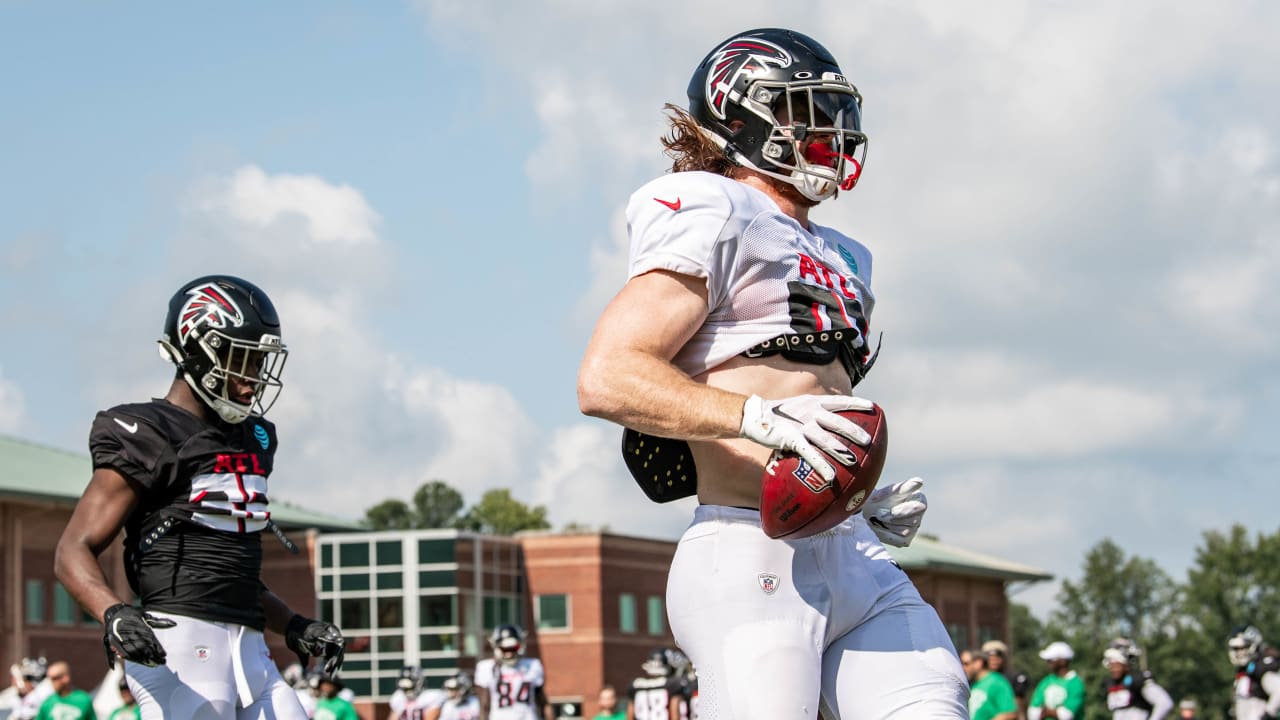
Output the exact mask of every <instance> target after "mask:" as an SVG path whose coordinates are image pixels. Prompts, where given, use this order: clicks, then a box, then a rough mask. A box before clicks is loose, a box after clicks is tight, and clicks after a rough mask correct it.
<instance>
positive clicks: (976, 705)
mask: <svg viewBox="0 0 1280 720" xmlns="http://www.w3.org/2000/svg"><path fill="white" fill-rule="evenodd" d="M1017 710H1018V706H1017V705H1016V704H1015V703H1014V701H1013V686H1012V685H1010V684H1009V681H1008V680H1006V679H1005V677H1004V676H1003V675H1001V674H1000V673H998V672H988V673H987V674H986V675H985V676H984V677H982V678H979V679H978V681H977V682H975V683H974V684H973V687H971V688H969V717H970V718H972V720H991V718H993V717H995V716H997V715H999V714H1000V713H1007V712H1017Z"/></svg>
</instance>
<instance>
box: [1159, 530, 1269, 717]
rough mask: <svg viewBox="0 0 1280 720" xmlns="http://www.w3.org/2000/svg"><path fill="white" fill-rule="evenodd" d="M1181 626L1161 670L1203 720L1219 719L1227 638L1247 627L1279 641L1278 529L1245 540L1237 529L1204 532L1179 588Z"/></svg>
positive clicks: (1228, 669)
mask: <svg viewBox="0 0 1280 720" xmlns="http://www.w3.org/2000/svg"><path fill="white" fill-rule="evenodd" d="M1183 597H1184V603H1183V613H1184V616H1185V624H1184V627H1183V628H1181V630H1180V632H1178V634H1177V636H1176V638H1175V640H1174V643H1173V644H1174V645H1175V648H1174V651H1173V652H1170V653H1169V654H1168V655H1169V656H1168V657H1167V658H1161V660H1162V665H1161V672H1165V673H1168V674H1169V675H1170V682H1171V684H1172V685H1173V687H1175V688H1177V689H1178V691H1179V693H1180V694H1181V695H1190V696H1193V697H1196V698H1197V699H1199V701H1200V704H1201V706H1202V707H1203V708H1205V709H1206V711H1207V712H1206V713H1205V714H1206V717H1209V718H1214V717H1225V714H1224V712H1223V711H1224V710H1225V708H1226V707H1228V706H1229V704H1230V702H1231V682H1232V678H1233V676H1234V668H1232V666H1231V663H1230V662H1229V661H1228V660H1227V650H1226V648H1227V638H1228V637H1229V636H1230V634H1231V631H1232V630H1233V629H1234V628H1235V627H1236V626H1237V625H1246V624H1247V625H1253V626H1254V627H1256V628H1258V629H1259V630H1260V631H1262V636H1263V637H1264V638H1267V639H1268V640H1269V641H1271V642H1272V643H1275V642H1276V641H1277V640H1280V635H1278V634H1277V633H1280V531H1277V532H1276V533H1275V534H1272V535H1267V534H1265V533H1259V534H1258V535H1256V536H1254V537H1250V535H1249V533H1248V531H1247V530H1246V529H1245V528H1244V527H1243V526H1241V525H1234V526H1232V527H1231V529H1230V530H1228V531H1227V532H1219V531H1216V530H1210V531H1208V532H1206V533H1205V534H1204V536H1203V539H1202V541H1201V544H1200V546H1199V547H1197V548H1196V558H1195V562H1194V564H1193V565H1192V567H1191V568H1190V569H1189V570H1188V571H1187V582H1186V585H1185V587H1184V588H1183Z"/></svg>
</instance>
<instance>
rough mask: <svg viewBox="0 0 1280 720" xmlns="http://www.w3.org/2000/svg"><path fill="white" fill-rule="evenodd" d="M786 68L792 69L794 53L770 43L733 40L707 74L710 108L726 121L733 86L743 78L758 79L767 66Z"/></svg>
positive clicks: (716, 58)
mask: <svg viewBox="0 0 1280 720" xmlns="http://www.w3.org/2000/svg"><path fill="white" fill-rule="evenodd" d="M768 65H773V66H775V67H778V68H785V67H788V66H790V65H791V53H789V52H787V51H786V50H783V49H782V48H781V47H778V46H777V45H775V44H773V43H771V42H769V41H768V40H760V39H758V38H752V37H742V38H737V39H734V40H730V41H729V42H728V43H727V44H725V46H724V47H722V48H720V49H719V50H718V51H717V52H716V54H715V56H714V57H712V59H711V70H710V72H708V73H707V88H706V90H707V93H706V97H707V105H708V107H709V108H710V109H711V114H713V115H715V116H716V117H718V118H720V119H721V120H724V119H725V113H724V106H725V102H726V101H727V100H728V99H729V93H730V92H731V91H732V90H733V86H734V85H735V84H736V83H737V82H738V79H739V78H740V77H742V76H743V75H754V74H755V73H757V72H759V71H760V70H763V69H765V67H766V66H768Z"/></svg>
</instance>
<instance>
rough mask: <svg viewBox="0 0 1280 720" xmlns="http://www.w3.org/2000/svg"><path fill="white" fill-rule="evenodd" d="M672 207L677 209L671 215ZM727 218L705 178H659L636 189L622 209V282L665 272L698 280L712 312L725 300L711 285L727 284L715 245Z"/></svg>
mask: <svg viewBox="0 0 1280 720" xmlns="http://www.w3.org/2000/svg"><path fill="white" fill-rule="evenodd" d="M729 182H733V181H729ZM674 203H678V204H679V209H673V206H672V204H674ZM731 214H732V202H731V201H730V199H729V196H728V194H727V193H726V191H725V189H724V188H723V186H721V185H720V184H719V182H718V181H715V180H712V179H711V178H709V177H706V174H705V173H675V174H672V175H664V176H663V177H661V178H658V179H657V180H654V181H653V182H650V183H649V184H647V185H645V186H644V187H642V188H640V189H639V190H637V191H636V192H635V193H634V194H633V195H632V196H631V201H630V203H628V205H627V232H628V234H629V235H630V238H631V252H630V257H629V261H628V265H627V277H628V278H633V277H636V276H637V275H642V274H644V273H647V272H649V271H651V270H668V271H670V272H674V273H679V274H681V275H688V276H690V277H697V278H703V279H705V280H706V281H707V295H708V298H707V303H708V305H709V306H710V307H716V305H717V304H718V302H719V301H720V300H721V299H722V298H723V297H724V296H725V295H726V294H727V291H726V289H725V288H723V287H717V286H716V285H715V283H717V282H723V281H727V278H725V277H724V276H725V275H727V273H725V272H723V271H722V268H721V267H719V266H720V265H722V264H723V262H722V261H721V260H720V259H718V258H717V255H719V254H720V253H719V252H718V248H717V247H716V245H717V242H718V241H719V240H720V236H721V235H722V234H723V232H724V228H725V225H726V224H727V223H728V220H729V217H730V216H731Z"/></svg>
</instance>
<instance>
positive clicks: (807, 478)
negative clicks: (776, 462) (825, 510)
mask: <svg viewBox="0 0 1280 720" xmlns="http://www.w3.org/2000/svg"><path fill="white" fill-rule="evenodd" d="M791 474H792V475H794V476H795V478H796V479H797V480H799V481H800V483H801V484H802V485H804V486H805V487H807V488H809V489H810V490H812V491H813V492H815V493H820V492H822V491H823V490H826V489H827V488H829V487H831V482H830V481H828V480H823V479H822V476H821V475H819V474H818V473H817V472H815V471H814V469H813V466H812V465H810V464H809V463H807V462H805V461H804V460H801V461H800V462H798V463H796V469H795V470H792V471H791Z"/></svg>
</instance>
